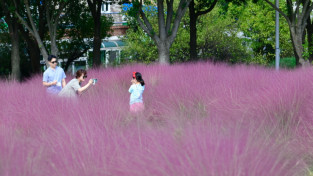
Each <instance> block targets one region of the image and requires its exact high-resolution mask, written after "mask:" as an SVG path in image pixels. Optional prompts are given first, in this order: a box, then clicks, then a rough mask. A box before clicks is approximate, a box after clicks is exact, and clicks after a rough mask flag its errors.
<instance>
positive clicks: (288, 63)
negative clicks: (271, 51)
mask: <svg viewBox="0 0 313 176" xmlns="http://www.w3.org/2000/svg"><path fill="white" fill-rule="evenodd" d="M269 66H270V67H275V60H274V61H272V62H271V63H270V64H269ZM279 67H280V68H284V69H293V68H296V58H295V57H285V58H281V59H280V61H279Z"/></svg>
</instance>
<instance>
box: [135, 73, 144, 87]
mask: <svg viewBox="0 0 313 176" xmlns="http://www.w3.org/2000/svg"><path fill="white" fill-rule="evenodd" d="M135 75H136V80H137V81H138V82H140V84H141V85H142V86H144V85H145V81H144V80H143V79H142V76H141V73H139V72H136V73H135Z"/></svg>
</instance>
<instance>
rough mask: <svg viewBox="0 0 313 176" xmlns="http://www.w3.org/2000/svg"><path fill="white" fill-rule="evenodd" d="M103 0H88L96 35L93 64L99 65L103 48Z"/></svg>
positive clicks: (94, 38)
mask: <svg viewBox="0 0 313 176" xmlns="http://www.w3.org/2000/svg"><path fill="white" fill-rule="evenodd" d="M102 2H103V0H87V3H88V7H89V9H90V11H91V14H92V17H93V20H94V28H93V29H94V37H93V66H95V67H99V66H100V64H101V60H100V57H101V55H100V48H101V31H100V29H101V5H102Z"/></svg>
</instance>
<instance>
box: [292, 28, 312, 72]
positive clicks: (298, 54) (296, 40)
mask: <svg viewBox="0 0 313 176" xmlns="http://www.w3.org/2000/svg"><path fill="white" fill-rule="evenodd" d="M290 35H291V39H292V43H293V49H294V54H295V58H296V64H297V65H299V64H301V65H302V66H306V65H307V64H308V61H305V60H304V58H303V56H302V55H303V46H302V44H303V41H302V36H303V32H302V31H301V30H296V31H295V30H290Z"/></svg>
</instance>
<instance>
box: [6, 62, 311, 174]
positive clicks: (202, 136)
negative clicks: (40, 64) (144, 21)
mask: <svg viewBox="0 0 313 176" xmlns="http://www.w3.org/2000/svg"><path fill="white" fill-rule="evenodd" d="M133 71H138V72H140V73H142V75H143V79H144V80H145V82H146V90H145V92H144V94H143V97H144V103H145V108H146V109H145V111H144V112H143V113H139V114H131V113H130V112H129V96H130V95H129V93H128V88H129V86H130V80H131V77H132V72H133ZM312 76H313V70H312V69H309V68H308V69H299V70H294V71H284V70H282V71H279V72H276V71H273V70H270V69H264V68H260V67H247V66H232V67H230V66H225V65H213V64H210V63H197V64H181V65H173V66H158V65H151V66H145V65H132V66H124V67H121V68H109V69H100V70H89V71H88V78H97V79H98V83H97V84H96V85H95V86H93V87H91V88H90V89H89V90H88V91H86V92H85V93H84V94H83V95H82V96H81V97H79V98H78V99H77V100H69V99H64V98H58V97H52V96H48V95H46V92H45V89H44V88H43V86H42V78H41V76H36V77H34V78H33V79H31V80H29V81H27V82H25V83H10V82H2V83H0V87H1V89H0V103H1V106H0V175H4V176H15V175H38V176H41V175H55V176H60V175H64V176H69V175H73V176H74V175H75V176H76V175H78V176H79V175H82V176H84V175H114V176H115V175H116V176H119V175H127V176H129V175H138V176H140V175H142V176H146V175H171V176H172V175H190V176H193V175H249V176H250V175H256V176H259V175H266V176H269V175H275V176H276V175H284V176H285V175H306V174H308V173H309V172H310V171H309V169H310V167H312V166H313V152H312V151H313V135H312V134H313V133H312V132H313V118H312V114H313V108H312V107H313V99H312V98H313V92H312V91H311V90H312V88H313V84H312V82H311V81H310V79H311V78H312ZM69 80H71V76H68V78H67V81H69ZM87 81H88V79H87ZM87 81H86V82H87ZM83 84H85V83H83Z"/></svg>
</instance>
